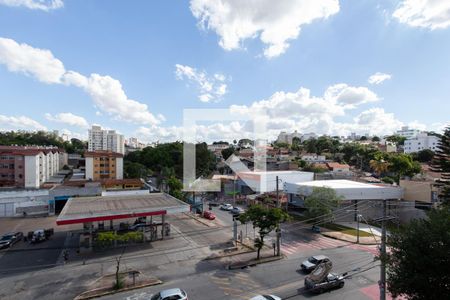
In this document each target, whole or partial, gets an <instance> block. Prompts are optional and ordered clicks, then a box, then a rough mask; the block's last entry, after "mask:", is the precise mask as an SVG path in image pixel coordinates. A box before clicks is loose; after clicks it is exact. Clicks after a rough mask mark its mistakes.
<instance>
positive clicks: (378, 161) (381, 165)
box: [369, 155, 389, 177]
mask: <svg viewBox="0 0 450 300" xmlns="http://www.w3.org/2000/svg"><path fill="white" fill-rule="evenodd" d="M369 164H370V167H371V168H372V170H374V171H375V173H377V175H378V177H380V175H381V174H382V173H385V172H387V170H388V168H389V163H388V162H387V161H385V160H384V159H383V157H382V156H381V155H377V156H375V158H374V159H372V160H370V162H369Z"/></svg>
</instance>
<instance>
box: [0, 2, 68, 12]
mask: <svg viewBox="0 0 450 300" xmlns="http://www.w3.org/2000/svg"><path fill="white" fill-rule="evenodd" d="M0 4H2V5H6V6H17V7H18V6H24V7H26V8H29V9H40V10H44V11H49V10H52V9H58V8H61V7H63V6H64V2H63V1H62V0H0Z"/></svg>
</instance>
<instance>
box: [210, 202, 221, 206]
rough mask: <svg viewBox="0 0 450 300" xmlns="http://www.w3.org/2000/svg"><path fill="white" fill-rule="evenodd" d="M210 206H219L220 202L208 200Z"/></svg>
mask: <svg viewBox="0 0 450 300" xmlns="http://www.w3.org/2000/svg"><path fill="white" fill-rule="evenodd" d="M208 205H209V206H219V202H208Z"/></svg>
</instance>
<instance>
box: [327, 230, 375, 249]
mask: <svg viewBox="0 0 450 300" xmlns="http://www.w3.org/2000/svg"><path fill="white" fill-rule="evenodd" d="M321 235H323V236H325V237H328V238H331V239H335V240H339V241H343V242H348V243H353V244H355V245H368V246H370V245H378V243H375V242H361V238H360V240H359V243H356V241H350V240H347V239H342V238H338V237H336V236H332V235H328V234H327V232H321ZM355 239H356V238H355Z"/></svg>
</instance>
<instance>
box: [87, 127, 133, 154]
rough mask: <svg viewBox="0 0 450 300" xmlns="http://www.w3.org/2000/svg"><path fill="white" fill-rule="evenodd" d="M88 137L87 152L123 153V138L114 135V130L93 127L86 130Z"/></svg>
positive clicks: (119, 135)
mask: <svg viewBox="0 0 450 300" xmlns="http://www.w3.org/2000/svg"><path fill="white" fill-rule="evenodd" d="M88 135H89V141H88V150H89V151H90V152H92V151H98V150H101V151H111V152H117V153H121V154H124V153H125V140H124V136H123V135H121V134H118V133H116V131H115V130H103V129H102V128H101V127H100V126H96V125H94V126H92V128H91V129H89V130H88Z"/></svg>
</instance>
